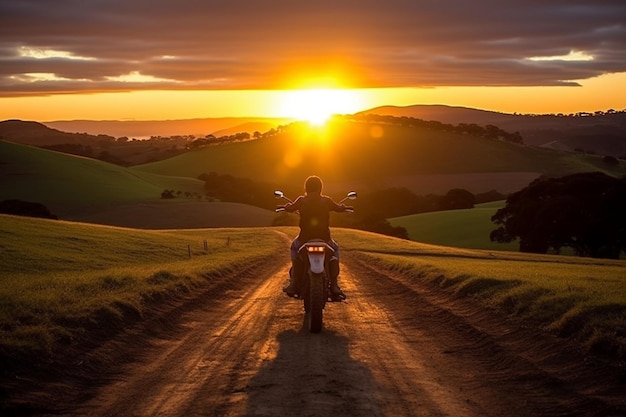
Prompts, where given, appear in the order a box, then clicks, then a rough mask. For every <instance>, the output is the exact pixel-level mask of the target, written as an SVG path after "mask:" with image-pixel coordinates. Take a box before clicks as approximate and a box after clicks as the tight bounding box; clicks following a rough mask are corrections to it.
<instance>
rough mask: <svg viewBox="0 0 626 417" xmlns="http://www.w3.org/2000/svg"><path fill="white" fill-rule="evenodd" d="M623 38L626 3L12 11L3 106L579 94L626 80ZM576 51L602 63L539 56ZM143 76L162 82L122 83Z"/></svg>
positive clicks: (2, 1) (346, 2) (364, 1)
mask: <svg viewBox="0 0 626 417" xmlns="http://www.w3.org/2000/svg"><path fill="white" fill-rule="evenodd" d="M625 39H626V3H624V2H623V0H620V1H609V0H598V1H595V2H593V3H591V2H581V1H565V0H551V1H544V0H542V1H536V0H523V1H522V0H511V1H507V2H502V1H495V0H476V1H473V2H466V1H460V0H458V1H451V0H437V1H432V0H423V1H415V0H387V1H385V2H382V1H380V0H343V1H336V0H333V1H329V0H317V1H315V2H298V1H283V0H263V1H255V0H246V1H241V0H239V1H237V0H224V1H210V0H205V1H194V0H178V1H165V0H134V1H128V0H109V1H104V0H100V1H97V0H94V1H88V2H87V1H82V0H55V1H54V2H52V1H49V0H20V1H19V2H18V1H14V0H0V95H4V96H10V95H21V94H36V93H37V92H41V93H44V94H45V93H60V92H61V93H63V92H65V93H70V92H73V91H101V90H120V89H122V90H127V89H135V88H139V89H142V88H143V89H147V88H156V87H158V88H173V89H192V88H208V89H243V88H254V89H266V88H285V87H288V86H289V82H291V81H293V80H294V79H297V78H298V77H303V76H309V77H316V76H322V77H324V76H332V75H334V74H337V75H338V76H339V77H341V78H343V80H344V81H347V82H349V83H351V85H352V86H354V87H386V86H394V87H397V86H424V87H428V86H442V85H446V86H460V85H468V86H472V85H533V86H534V85H570V84H572V80H579V79H586V78H590V77H594V76H597V75H600V74H604V73H611V72H623V71H626V48H625V45H626V43H625V42H624V40H625ZM37 51H40V52H41V51H57V52H64V53H67V54H70V55H67V56H65V57H63V56H55V54H53V53H50V52H48V53H49V54H50V55H51V56H50V57H47V58H37V57H35V55H36V52H37ZM571 52H578V53H580V54H585V55H581V56H593V60H539V61H538V60H535V61H533V60H528V59H527V58H529V57H549V56H566V55H568V54H570V53H571ZM41 53H43V52H41ZM56 55H59V54H58V53H57V54H56ZM76 58H84V59H76ZM133 73H135V74H136V73H139V74H142V75H143V76H145V77H150V78H144V79H143V81H144V82H139V81H138V80H137V79H136V80H135V81H134V82H121V81H119V78H118V77H120V76H123V75H127V74H133ZM24 74H54V77H53V76H51V75H47V76H45V77H44V76H41V77H40V78H39V79H41V81H36V82H26V80H27V79H28V77H27V76H25V75H24ZM32 77H34V76H32V75H31V78H30V80H33V79H36V78H32Z"/></svg>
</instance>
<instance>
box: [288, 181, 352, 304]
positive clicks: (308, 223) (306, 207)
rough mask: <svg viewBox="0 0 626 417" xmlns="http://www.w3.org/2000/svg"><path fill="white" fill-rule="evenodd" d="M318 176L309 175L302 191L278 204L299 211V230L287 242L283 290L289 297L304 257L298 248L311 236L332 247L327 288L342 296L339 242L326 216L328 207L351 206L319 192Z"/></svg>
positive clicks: (296, 285)
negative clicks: (288, 260)
mask: <svg viewBox="0 0 626 417" xmlns="http://www.w3.org/2000/svg"><path fill="white" fill-rule="evenodd" d="M322 188H323V184H322V180H321V179H320V178H319V177H317V176H314V175H313V176H310V177H308V178H307V179H306V181H305V182H304V191H305V194H304V195H301V196H300V197H298V198H297V199H296V200H295V201H294V202H293V203H289V204H286V205H284V206H279V207H282V208H284V210H285V211H288V212H295V211H298V212H300V233H299V234H298V236H296V238H295V239H294V240H293V241H292V242H291V270H290V274H289V285H288V286H286V287H285V288H283V291H284V292H286V293H287V295H289V296H290V297H293V296H294V294H295V293H296V291H297V288H298V283H299V279H300V278H301V277H302V275H303V274H304V261H303V260H301V259H300V258H299V257H298V249H300V247H301V246H302V244H304V243H306V242H307V241H309V240H311V239H322V240H324V241H325V242H327V243H328V244H329V245H330V246H331V247H332V248H333V249H334V250H335V253H334V256H333V258H331V261H330V264H329V267H330V291H331V292H332V293H333V294H335V295H340V296H342V297H345V294H344V293H343V291H341V288H339V284H338V283H337V280H338V277H339V246H338V245H337V243H336V242H335V241H334V240H333V239H331V237H330V226H329V218H330V212H331V211H337V212H344V211H347V210H352V207H351V206H346V205H345V204H337V203H336V202H335V201H334V200H333V199H332V198H330V197H328V196H325V195H323V194H322Z"/></svg>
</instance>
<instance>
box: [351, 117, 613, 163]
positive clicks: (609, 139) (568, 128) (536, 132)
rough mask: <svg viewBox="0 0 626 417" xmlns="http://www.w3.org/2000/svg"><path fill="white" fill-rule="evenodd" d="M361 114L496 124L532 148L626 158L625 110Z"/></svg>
mask: <svg viewBox="0 0 626 417" xmlns="http://www.w3.org/2000/svg"><path fill="white" fill-rule="evenodd" d="M359 114H379V115H388V116H395V117H414V118H417V119H422V120H436V121H439V122H442V123H449V124H453V125H457V124H459V123H467V124H472V123H474V124H477V125H480V126H485V125H494V126H498V127H499V128H501V129H504V130H506V131H509V132H520V133H521V134H522V136H523V137H524V143H526V144H527V145H531V146H542V147H546V148H551V149H556V150H563V151H568V152H573V151H585V152H591V153H596V154H598V155H611V156H615V157H626V110H621V111H607V112H596V113H579V114H577V115H555V114H541V115H528V114H510V113H499V112H494V111H488V110H479V109H473V108H467V107H455V106H446V105H412V106H381V107H375V108H373V109H369V110H365V111H363V112H360V113H359Z"/></svg>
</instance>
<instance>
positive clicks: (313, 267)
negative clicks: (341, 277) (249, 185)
mask: <svg viewBox="0 0 626 417" xmlns="http://www.w3.org/2000/svg"><path fill="white" fill-rule="evenodd" d="M274 196H275V197H276V198H279V199H281V198H282V199H284V200H287V201H288V202H289V203H293V201H291V200H290V199H289V198H287V197H286V196H285V194H284V193H283V192H282V191H274ZM356 197H357V193H356V191H350V192H349V193H348V194H347V195H346V197H344V199H343V200H341V201H340V202H339V204H341V203H343V202H344V201H346V200H348V199H350V200H354V199H355V198H356ZM281 211H284V208H283V207H277V208H276V212H277V213H278V212H281ZM346 211H348V212H352V211H353V210H351V209H349V210H346ZM334 253H335V249H334V248H333V247H332V246H331V245H329V244H328V243H327V242H326V241H324V240H322V239H312V240H309V241H308V242H304V243H303V244H302V246H300V248H299V249H298V257H300V259H301V260H302V261H303V263H304V265H305V267H304V274H303V279H301V280H300V282H299V286H298V288H297V292H296V295H295V296H294V298H299V299H302V301H303V302H304V312H305V315H306V318H307V322H308V327H309V330H310V332H311V333H319V332H320V331H321V330H322V322H323V312H324V307H325V306H326V303H327V302H329V301H342V300H344V299H345V295H343V294H334V293H333V292H332V291H331V290H330V262H331V260H332V259H333V256H334ZM335 261H336V259H335ZM290 273H291V271H290Z"/></svg>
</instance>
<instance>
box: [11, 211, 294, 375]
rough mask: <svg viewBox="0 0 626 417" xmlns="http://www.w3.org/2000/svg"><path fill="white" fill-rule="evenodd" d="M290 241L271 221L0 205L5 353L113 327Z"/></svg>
mask: <svg viewBox="0 0 626 417" xmlns="http://www.w3.org/2000/svg"><path fill="white" fill-rule="evenodd" d="M204 241H206V242H207V250H206V251H205V249H204ZM284 248H285V244H284V242H283V241H282V239H281V238H280V236H278V234H276V233H275V232H273V231H271V229H269V228H267V229H266V228H239V229H202V230H164V231H144V230H136V229H123V228H116V227H109V226H96V225H88V224H81V223H70V222H62V221H53V220H43V219H30V218H23V217H15V216H6V215H0V362H4V363H3V365H7V366H8V363H9V362H10V361H11V360H14V359H22V360H28V359H29V358H33V357H38V356H39V357H45V356H46V355H49V354H50V353H53V352H54V351H55V350H57V349H59V348H60V347H62V346H63V345H64V344H65V343H66V342H71V341H75V340H78V339H80V338H81V337H82V336H83V335H84V334H85V333H86V332H90V331H91V332H93V331H94V330H97V331H99V332H102V333H107V332H109V333H110V332H115V331H116V329H119V328H120V326H122V325H123V324H124V322H125V321H128V320H130V321H133V320H137V319H138V318H140V317H142V315H143V314H144V313H145V312H146V311H147V310H148V309H150V308H153V307H154V305H155V302H157V301H163V302H167V301H168V300H172V299H175V298H177V297H181V296H185V295H188V294H189V293H190V292H192V291H195V290H201V289H202V288H203V287H206V286H208V285H209V284H210V282H211V281H212V279H213V278H216V277H226V276H228V275H230V274H233V273H234V272H236V271H237V270H241V269H246V268H249V267H251V266H252V265H254V264H256V263H257V262H259V261H260V260H264V259H267V258H268V257H270V256H272V255H273V254H274V253H276V252H277V251H279V250H281V249H284ZM190 252H191V256H190V255H189V253H190Z"/></svg>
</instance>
